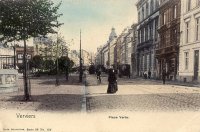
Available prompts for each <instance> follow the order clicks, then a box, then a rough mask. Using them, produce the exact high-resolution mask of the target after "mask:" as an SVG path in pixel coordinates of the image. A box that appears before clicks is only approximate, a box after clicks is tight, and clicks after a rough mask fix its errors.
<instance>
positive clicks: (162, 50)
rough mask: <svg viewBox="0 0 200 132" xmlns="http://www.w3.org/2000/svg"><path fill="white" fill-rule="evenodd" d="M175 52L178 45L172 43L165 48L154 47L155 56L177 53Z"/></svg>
mask: <svg viewBox="0 0 200 132" xmlns="http://www.w3.org/2000/svg"><path fill="white" fill-rule="evenodd" d="M177 52H178V47H177V46H175V45H173V46H169V47H165V48H160V49H156V56H157V57H162V56H164V55H167V54H172V53H177Z"/></svg>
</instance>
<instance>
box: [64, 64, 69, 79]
mask: <svg viewBox="0 0 200 132" xmlns="http://www.w3.org/2000/svg"><path fill="white" fill-rule="evenodd" d="M65 78H66V81H68V80H69V68H68V66H67V67H66V69H65Z"/></svg>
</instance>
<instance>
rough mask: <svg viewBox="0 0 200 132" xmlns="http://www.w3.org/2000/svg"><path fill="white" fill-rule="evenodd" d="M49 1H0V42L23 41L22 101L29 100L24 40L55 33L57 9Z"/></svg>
mask: <svg viewBox="0 0 200 132" xmlns="http://www.w3.org/2000/svg"><path fill="white" fill-rule="evenodd" d="M60 5H61V3H59V4H58V5H54V3H53V2H52V1H51V0H0V41H3V42H7V41H14V40H17V41H18V40H23V41H24V56H23V65H24V67H25V68H24V99H25V100H30V95H29V94H30V93H29V90H28V80H27V60H26V40H27V39H29V38H31V37H37V36H38V35H43V36H44V35H46V34H48V33H56V31H55V28H57V27H59V26H61V25H62V24H61V23H58V18H59V17H60V16H61V14H58V9H59V7H60Z"/></svg>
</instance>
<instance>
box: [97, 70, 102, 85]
mask: <svg viewBox="0 0 200 132" xmlns="http://www.w3.org/2000/svg"><path fill="white" fill-rule="evenodd" d="M96 75H97V80H98V81H99V82H100V83H101V69H98V70H97V71H96Z"/></svg>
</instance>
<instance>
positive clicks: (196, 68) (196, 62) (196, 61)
mask: <svg viewBox="0 0 200 132" xmlns="http://www.w3.org/2000/svg"><path fill="white" fill-rule="evenodd" d="M198 76H199V50H195V51H194V81H196V80H198Z"/></svg>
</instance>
